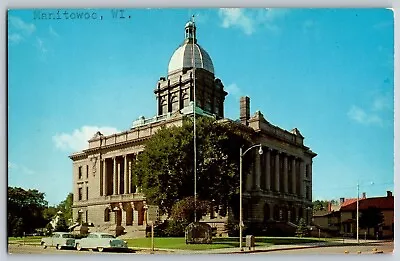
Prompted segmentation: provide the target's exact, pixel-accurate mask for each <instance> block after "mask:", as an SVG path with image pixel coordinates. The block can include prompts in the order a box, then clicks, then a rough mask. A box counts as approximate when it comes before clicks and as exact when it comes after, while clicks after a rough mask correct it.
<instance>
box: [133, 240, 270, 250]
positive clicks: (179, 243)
mask: <svg viewBox="0 0 400 261" xmlns="http://www.w3.org/2000/svg"><path fill="white" fill-rule="evenodd" d="M218 239H219V238H215V239H213V243H212V244H186V243H185V238H183V237H155V238H154V247H155V248H161V249H181V250H207V249H217V248H230V247H239V239H237V240H235V238H224V239H225V240H222V241H220V240H218ZM229 239H231V240H229ZM126 241H127V242H128V246H129V247H133V248H150V247H151V238H134V239H127V240H126ZM257 245H258V246H261V245H262V246H267V245H270V244H268V243H264V242H261V243H258V244H256V246H257Z"/></svg>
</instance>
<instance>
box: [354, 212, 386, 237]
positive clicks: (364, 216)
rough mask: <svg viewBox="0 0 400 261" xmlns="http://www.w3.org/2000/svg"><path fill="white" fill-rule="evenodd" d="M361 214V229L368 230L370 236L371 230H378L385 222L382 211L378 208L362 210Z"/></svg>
mask: <svg viewBox="0 0 400 261" xmlns="http://www.w3.org/2000/svg"><path fill="white" fill-rule="evenodd" d="M360 213H361V215H360V227H361V228H367V229H368V234H369V229H370V228H376V227H378V226H379V224H381V223H383V221H384V217H383V214H382V212H381V210H380V209H378V208H376V207H369V208H367V209H365V210H361V211H360Z"/></svg>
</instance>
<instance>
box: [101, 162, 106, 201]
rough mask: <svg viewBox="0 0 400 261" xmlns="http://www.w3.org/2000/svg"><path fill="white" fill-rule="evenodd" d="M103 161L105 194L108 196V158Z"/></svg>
mask: <svg viewBox="0 0 400 261" xmlns="http://www.w3.org/2000/svg"><path fill="white" fill-rule="evenodd" d="M101 162H102V163H103V184H102V185H103V196H107V165H106V159H103V160H102V161H101Z"/></svg>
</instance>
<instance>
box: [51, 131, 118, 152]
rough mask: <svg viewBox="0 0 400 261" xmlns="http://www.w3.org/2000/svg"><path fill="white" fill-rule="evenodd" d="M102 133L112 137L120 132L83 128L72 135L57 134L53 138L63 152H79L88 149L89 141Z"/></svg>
mask: <svg viewBox="0 0 400 261" xmlns="http://www.w3.org/2000/svg"><path fill="white" fill-rule="evenodd" d="M97 131H100V132H101V133H102V134H103V135H111V134H113V133H117V132H119V131H118V130H117V129H116V128H113V127H97V126H83V127H81V128H80V129H75V130H73V131H72V133H61V134H56V135H54V136H53V137H52V139H53V142H54V144H55V146H56V147H57V148H58V149H61V150H73V151H79V150H83V149H85V148H87V147H88V140H90V139H91V138H92V137H93V136H94V134H95V133H96V132H97Z"/></svg>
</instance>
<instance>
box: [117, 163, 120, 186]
mask: <svg viewBox="0 0 400 261" xmlns="http://www.w3.org/2000/svg"><path fill="white" fill-rule="evenodd" d="M117 176H118V181H117V182H118V183H117V184H118V186H117V194H121V162H120V161H118V162H117Z"/></svg>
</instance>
